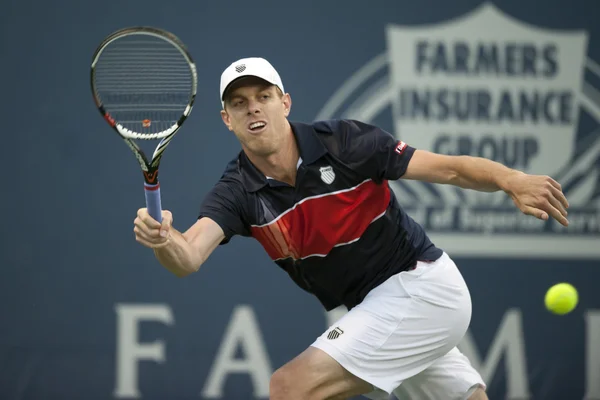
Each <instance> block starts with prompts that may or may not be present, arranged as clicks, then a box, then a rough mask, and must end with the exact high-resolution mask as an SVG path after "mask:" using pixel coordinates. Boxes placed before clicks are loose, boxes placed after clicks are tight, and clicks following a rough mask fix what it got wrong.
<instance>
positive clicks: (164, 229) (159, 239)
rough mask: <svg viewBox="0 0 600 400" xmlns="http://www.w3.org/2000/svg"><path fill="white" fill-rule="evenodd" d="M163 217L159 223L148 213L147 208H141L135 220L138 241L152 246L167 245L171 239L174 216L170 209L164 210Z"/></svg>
mask: <svg viewBox="0 0 600 400" xmlns="http://www.w3.org/2000/svg"><path fill="white" fill-rule="evenodd" d="M162 218H163V221H162V223H159V222H158V221H156V220H155V219H154V218H152V217H151V216H150V215H149V214H148V211H147V209H146V208H140V209H139V210H138V213H137V216H136V218H135V220H134V221H133V225H134V228H133V232H134V233H135V239H136V241H138V242H139V243H141V244H142V245H144V246H146V247H150V248H160V247H163V246H165V245H166V244H167V243H168V240H169V230H170V228H171V225H172V221H173V216H172V214H171V213H170V212H169V211H163V212H162Z"/></svg>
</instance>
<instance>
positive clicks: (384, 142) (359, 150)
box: [316, 120, 415, 182]
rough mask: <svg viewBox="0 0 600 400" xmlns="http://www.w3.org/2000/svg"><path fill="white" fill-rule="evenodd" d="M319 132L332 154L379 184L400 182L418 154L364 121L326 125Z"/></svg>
mask: <svg viewBox="0 0 600 400" xmlns="http://www.w3.org/2000/svg"><path fill="white" fill-rule="evenodd" d="M316 129H317V131H321V132H322V135H320V136H321V138H322V139H323V141H324V144H325V146H326V147H327V148H328V150H329V152H330V153H331V154H333V155H334V156H336V157H337V158H338V159H340V161H342V162H343V163H344V164H345V165H347V166H348V167H350V168H351V169H353V170H354V171H356V172H358V173H360V174H363V175H365V176H367V177H369V178H371V179H373V180H374V181H376V182H381V181H382V180H397V179H400V178H401V177H402V175H404V173H405V172H406V168H407V167H408V163H409V161H410V159H411V157H412V155H413V153H414V151H415V149H414V148H413V147H411V146H409V145H407V144H406V143H404V142H403V141H401V140H398V139H396V138H395V137H394V136H393V135H392V134H390V133H389V132H386V131H385V130H383V129H381V128H378V127H376V126H374V125H370V124H367V123H364V122H360V121H355V120H335V121H325V122H320V123H317V124H316Z"/></svg>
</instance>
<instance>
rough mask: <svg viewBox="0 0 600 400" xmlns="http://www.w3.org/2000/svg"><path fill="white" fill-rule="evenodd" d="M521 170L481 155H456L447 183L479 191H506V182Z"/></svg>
mask: <svg viewBox="0 0 600 400" xmlns="http://www.w3.org/2000/svg"><path fill="white" fill-rule="evenodd" d="M518 174H522V172H520V171H518V170H515V169H511V168H508V167H506V166H504V165H502V164H500V163H498V162H495V161H492V160H488V159H487V158H482V157H470V156H458V157H455V162H454V163H453V174H451V177H450V180H449V182H448V183H449V184H452V185H455V186H458V187H461V188H465V189H473V190H478V191H481V192H495V191H498V190H504V191H506V190H507V188H508V185H507V182H509V180H510V179H511V177H514V176H515V175H518Z"/></svg>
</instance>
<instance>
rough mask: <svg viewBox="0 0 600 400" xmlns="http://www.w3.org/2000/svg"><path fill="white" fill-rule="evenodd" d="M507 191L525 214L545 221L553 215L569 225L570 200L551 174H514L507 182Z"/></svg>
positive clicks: (561, 222) (565, 224)
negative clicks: (568, 209)
mask: <svg viewBox="0 0 600 400" xmlns="http://www.w3.org/2000/svg"><path fill="white" fill-rule="evenodd" d="M506 192H507V193H508V194H509V195H510V196H511V197H512V199H513V201H514V203H515V204H516V206H517V207H519V209H520V210H521V211H522V212H523V213H524V214H527V215H533V216H534V217H536V218H539V219H541V220H544V221H545V220H547V219H548V218H549V217H552V218H554V219H555V220H557V221H558V222H559V223H560V224H562V225H564V226H568V225H569V221H568V220H567V208H568V207H569V202H568V201H567V198H566V197H565V195H564V194H563V192H562V188H561V186H560V184H559V183H558V182H556V181H555V180H554V179H552V178H550V177H549V176H542V175H527V174H517V175H514V176H513V177H511V179H510V181H509V182H508V183H507V189H506Z"/></svg>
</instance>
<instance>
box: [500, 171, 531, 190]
mask: <svg viewBox="0 0 600 400" xmlns="http://www.w3.org/2000/svg"><path fill="white" fill-rule="evenodd" d="M524 175H525V173H524V172H522V171H518V170H516V169H507V171H506V172H505V173H503V174H498V175H497V176H496V185H498V187H499V188H500V190H502V191H503V192H505V193H508V194H511V193H512V188H513V183H514V182H515V181H516V180H517V179H519V177H521V176H524Z"/></svg>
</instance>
